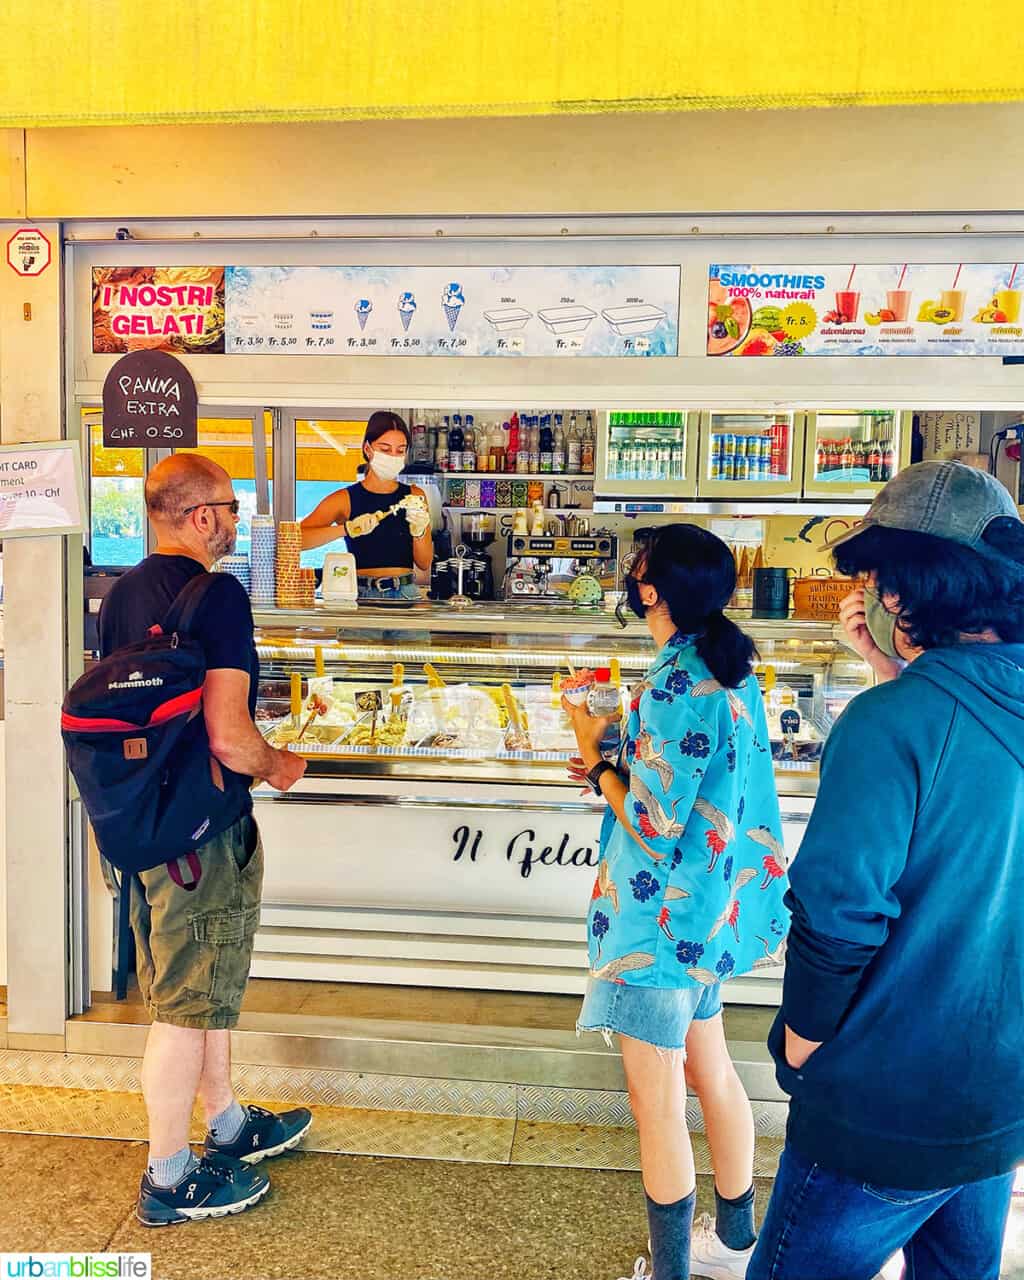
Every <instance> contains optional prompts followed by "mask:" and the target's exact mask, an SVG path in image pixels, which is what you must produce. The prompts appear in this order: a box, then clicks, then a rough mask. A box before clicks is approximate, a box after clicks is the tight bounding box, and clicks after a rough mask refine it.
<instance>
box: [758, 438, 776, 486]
mask: <svg viewBox="0 0 1024 1280" xmlns="http://www.w3.org/2000/svg"><path fill="white" fill-rule="evenodd" d="M758 441H759V447H758V453H757V474H758V478H759V479H761V480H767V479H768V477H769V476H770V475H771V471H772V438H771V436H758Z"/></svg>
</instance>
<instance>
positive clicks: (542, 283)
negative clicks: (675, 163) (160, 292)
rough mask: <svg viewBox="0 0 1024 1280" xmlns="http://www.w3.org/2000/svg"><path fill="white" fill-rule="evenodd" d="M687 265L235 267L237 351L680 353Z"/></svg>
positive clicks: (230, 328) (230, 319)
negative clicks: (683, 268) (681, 288)
mask: <svg viewBox="0 0 1024 1280" xmlns="http://www.w3.org/2000/svg"><path fill="white" fill-rule="evenodd" d="M679 281H680V268H679V267H678V266H639V267H638V266H626V267H623V266H582V267H466V266H456V267H422V266H405V267H365V266H359V267H345V266H317V267H228V268H227V284H226V310H227V342H226V350H227V352H228V354H240V353H244V354H246V355H256V354H274V355H311V354H312V355H333V356H339V355H348V356H540V357H551V356H597V357H605V358H607V357H620V356H621V357H635V356H640V357H645V356H675V355H676V354H677V352H678V329H679Z"/></svg>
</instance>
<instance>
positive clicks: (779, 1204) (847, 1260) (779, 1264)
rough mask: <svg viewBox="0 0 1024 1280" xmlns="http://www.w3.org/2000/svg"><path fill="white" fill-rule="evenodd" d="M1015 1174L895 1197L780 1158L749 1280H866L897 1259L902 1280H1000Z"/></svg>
mask: <svg viewBox="0 0 1024 1280" xmlns="http://www.w3.org/2000/svg"><path fill="white" fill-rule="evenodd" d="M1012 1190H1013V1174H1012V1173H1008V1174H1006V1175H1005V1176H1003V1177H999V1178H989V1179H988V1180H987V1181H985V1182H974V1183H968V1184H967V1185H966V1186H963V1187H948V1188H946V1189H945V1190H943V1191H900V1190H897V1189H895V1188H893V1187H880V1186H875V1185H874V1184H873V1183H868V1182H858V1181H856V1180H855V1179H853V1178H847V1177H844V1176H843V1175H841V1174H837V1173H830V1172H829V1171H828V1169H824V1168H822V1166H821V1165H820V1164H812V1163H811V1162H810V1161H807V1160H804V1159H803V1158H802V1157H801V1156H799V1155H798V1154H797V1153H796V1152H795V1151H794V1150H793V1149H792V1148H791V1147H789V1146H787V1147H786V1149H785V1150H784V1151H783V1153H782V1161H781V1163H780V1164H779V1172H778V1175H777V1177H776V1179H775V1188H774V1190H773V1191H772V1198H771V1203H770V1204H769V1205H768V1212H767V1214H766V1215H765V1220H764V1226H763V1227H762V1228H761V1235H760V1237H759V1238H758V1241H757V1247H756V1248H755V1250H754V1256H753V1258H752V1259H751V1261H750V1266H749V1267H748V1268H747V1280H872V1278H873V1277H874V1276H875V1275H877V1273H878V1272H879V1271H880V1270H881V1268H882V1267H883V1266H884V1265H885V1263H886V1262H887V1261H888V1260H889V1258H891V1257H892V1255H893V1254H894V1253H896V1252H897V1250H899V1249H902V1250H903V1252H904V1257H905V1259H906V1272H905V1280H998V1276H999V1260H1000V1257H1001V1256H1002V1251H1003V1234H1004V1232H1005V1231H1006V1219H1007V1215H1008V1214H1009V1210H1010V1195H1011V1193H1012Z"/></svg>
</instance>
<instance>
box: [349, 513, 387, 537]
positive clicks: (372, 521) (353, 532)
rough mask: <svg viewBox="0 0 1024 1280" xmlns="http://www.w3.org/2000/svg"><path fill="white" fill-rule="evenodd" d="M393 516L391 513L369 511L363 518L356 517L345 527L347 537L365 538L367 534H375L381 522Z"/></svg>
mask: <svg viewBox="0 0 1024 1280" xmlns="http://www.w3.org/2000/svg"><path fill="white" fill-rule="evenodd" d="M391 514H392V513H391V511H367V512H365V514H363V515H361V516H355V517H354V518H353V519H352V520H349V522H348V523H347V524H346V525H345V537H346V538H363V537H365V536H366V534H368V533H373V531H374V529H376V527H377V526H378V525H379V524H380V522H381V521H382V520H383V519H384V518H385V517H386V516H389V515H391Z"/></svg>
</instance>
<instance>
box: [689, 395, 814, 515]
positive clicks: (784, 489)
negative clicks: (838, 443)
mask: <svg viewBox="0 0 1024 1280" xmlns="http://www.w3.org/2000/svg"><path fill="white" fill-rule="evenodd" d="M805 418H806V415H805V414H803V413H772V412H768V411H764V412H758V411H753V412H751V411H746V410H730V409H726V410H714V409H707V410H704V411H703V412H702V413H701V415H700V462H699V466H698V471H697V494H698V496H699V497H701V498H734V499H737V498H745V499H757V498H793V499H798V498H799V497H800V496H801V485H802V481H803V469H804V429H805Z"/></svg>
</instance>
